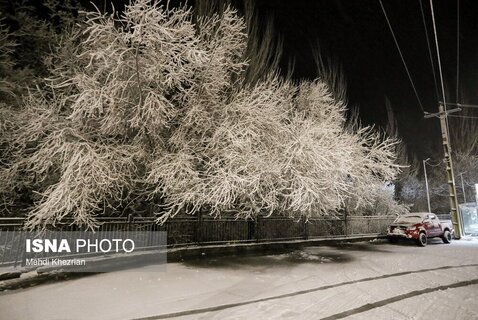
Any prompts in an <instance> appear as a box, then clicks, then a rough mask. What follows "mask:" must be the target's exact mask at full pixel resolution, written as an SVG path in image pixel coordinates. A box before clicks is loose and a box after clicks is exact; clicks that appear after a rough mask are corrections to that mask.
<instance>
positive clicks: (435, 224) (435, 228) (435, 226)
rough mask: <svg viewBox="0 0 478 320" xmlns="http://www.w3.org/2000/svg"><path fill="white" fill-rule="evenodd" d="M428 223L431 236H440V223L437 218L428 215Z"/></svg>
mask: <svg viewBox="0 0 478 320" xmlns="http://www.w3.org/2000/svg"><path fill="white" fill-rule="evenodd" d="M429 217H430V223H431V229H432V232H433V233H432V234H431V235H432V236H439V235H440V234H441V226H440V221H439V220H438V218H437V216H436V215H434V214H430V215H429Z"/></svg>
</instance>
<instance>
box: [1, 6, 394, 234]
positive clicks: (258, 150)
mask: <svg viewBox="0 0 478 320" xmlns="http://www.w3.org/2000/svg"><path fill="white" fill-rule="evenodd" d="M86 17H87V20H86V21H85V22H84V25H83V26H82V27H81V28H80V29H77V30H72V31H71V32H70V36H69V37H67V38H65V39H63V41H64V42H63V43H62V46H61V47H60V48H59V50H58V51H57V52H56V54H55V55H53V56H52V57H50V59H49V65H50V69H51V70H50V73H51V76H50V77H49V78H48V79H47V83H48V85H49V90H47V91H45V92H42V93H40V92H32V93H30V95H29V96H28V98H27V99H26V100H25V108H24V109H25V113H24V116H23V117H22V118H21V125H19V126H17V130H16V131H15V134H14V135H13V139H12V141H11V142H10V143H9V146H10V148H11V150H12V151H11V152H12V154H14V155H15V156H14V157H13V161H12V162H11V164H10V165H9V166H7V169H6V170H2V171H1V172H0V175H1V177H2V180H5V181H8V183H7V184H6V187H5V188H6V189H9V190H10V191H12V190H15V189H18V188H20V187H22V188H28V189H30V190H32V191H33V192H34V193H35V194H36V196H35V199H34V200H35V201H34V204H33V206H32V207H31V210H30V213H29V218H30V219H29V225H28V226H29V227H31V228H36V227H42V226H43V227H44V226H45V225H46V224H54V223H55V222H57V221H59V220H61V219H62V218H63V217H65V216H72V217H73V218H74V219H75V222H76V223H78V224H80V225H83V226H86V227H89V228H94V227H95V226H96V221H95V216H96V215H98V214H102V213H104V212H106V211H113V212H114V211H118V210H120V208H122V207H124V206H125V205H128V203H131V201H133V199H137V198H138V197H139V198H141V199H142V200H143V201H144V202H145V203H147V202H150V203H151V205H156V204H158V205H159V204H161V210H157V214H158V222H164V221H166V220H167V219H170V218H172V217H174V216H175V215H176V214H178V213H179V212H187V213H191V214H193V213H195V212H197V211H198V210H200V209H202V208H204V209H206V210H207V211H208V212H209V213H210V214H211V215H213V216H219V215H221V214H226V213H233V214H235V215H236V217H238V218H248V217H254V216H256V215H258V214H264V213H267V214H280V215H288V216H293V217H297V218H299V217H304V218H309V217H312V216H317V215H326V214H330V213H333V212H335V211H337V210H340V209H341V208H343V207H344V206H345V205H353V206H355V207H357V206H360V205H362V204H364V203H369V202H371V201H373V197H374V195H375V190H376V189H377V188H378V186H380V185H382V184H383V183H384V182H386V181H391V180H393V179H394V177H395V175H396V174H397V172H398V171H399V168H398V166H396V165H395V157H396V156H395V152H394V150H395V145H396V141H395V140H394V139H388V138H386V137H385V136H384V135H383V134H381V133H378V132H376V131H374V130H373V128H369V127H365V128H360V127H357V128H355V130H351V129H350V128H348V127H347V126H346V123H345V115H344V113H345V110H346V106H345V105H344V103H343V102H341V101H338V100H336V99H334V97H333V96H332V94H331V92H330V90H329V88H328V87H327V85H326V84H325V83H323V82H321V81H314V82H303V83H301V84H299V85H298V84H294V83H292V82H290V81H288V80H284V79H280V78H279V77H278V76H276V75H272V73H271V74H268V75H267V74H266V75H264V77H261V79H257V78H256V77H255V78H256V79H255V81H253V82H248V81H246V80H245V78H246V77H248V75H247V68H248V62H247V59H246V55H245V52H246V50H247V34H246V29H247V28H246V24H245V21H244V20H243V19H241V18H240V17H238V15H237V13H236V12H235V11H234V10H232V9H226V10H224V11H223V12H222V13H221V14H215V15H214V14H213V15H209V16H204V17H199V18H196V19H194V21H195V22H196V23H193V17H192V14H191V12H190V11H189V10H188V9H186V8H174V9H173V8H168V7H164V6H160V5H157V4H154V2H150V1H148V0H137V1H135V2H133V3H132V4H130V5H129V6H126V9H125V11H124V12H123V13H122V15H121V16H120V17H116V16H115V15H103V14H101V13H99V12H93V13H88V14H87V15H86ZM27 115H28V116H27ZM7 191H8V190H7ZM158 199H160V201H158Z"/></svg>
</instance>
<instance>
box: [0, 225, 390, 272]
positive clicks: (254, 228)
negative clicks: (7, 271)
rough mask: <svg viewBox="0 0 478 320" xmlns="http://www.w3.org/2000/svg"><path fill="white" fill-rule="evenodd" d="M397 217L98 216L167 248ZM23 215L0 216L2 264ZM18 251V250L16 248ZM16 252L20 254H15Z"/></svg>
mask: <svg viewBox="0 0 478 320" xmlns="http://www.w3.org/2000/svg"><path fill="white" fill-rule="evenodd" d="M394 219H395V216H348V217H341V218H331V217H323V218H315V219H309V220H308V221H307V222H306V221H304V220H301V221H295V220H293V219H290V218H285V217H268V218H265V217H258V218H256V220H237V219H234V218H220V219H213V218H211V217H201V216H187V217H179V218H178V217H176V218H173V219H170V220H168V221H167V222H166V223H164V224H163V225H158V224H157V223H156V222H155V219H154V217H132V216H128V217H102V218H98V221H99V222H100V226H99V228H98V230H97V231H98V232H118V235H121V233H122V232H127V231H167V245H168V247H174V246H181V245H189V244H214V243H247V242H264V241H281V240H307V239H321V238H322V239H323V238H336V237H343V236H354V235H376V234H384V233H385V231H386V227H387V225H388V224H390V223H391V222H392V221H393V220H394ZM24 222H25V219H24V218H0V235H1V236H0V240H1V239H3V240H2V241H1V242H3V243H0V266H1V265H2V263H5V262H6V261H7V260H8V261H12V260H14V261H16V260H17V259H19V258H17V257H11V256H10V257H6V256H5V255H3V258H2V254H1V253H2V250H5V248H9V247H10V248H14V247H15V245H16V242H18V241H17V240H15V237H14V235H15V234H16V233H15V231H21V230H23V226H24ZM48 229H52V230H56V231H80V230H81V229H80V228H79V227H78V226H76V225H74V224H72V221H69V220H67V219H66V220H64V221H62V222H61V223H57V224H55V226H54V227H53V226H51V227H50V228H48ZM13 252H15V250H13ZM15 255H20V253H16V254H15Z"/></svg>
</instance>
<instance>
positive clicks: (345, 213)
mask: <svg viewBox="0 0 478 320" xmlns="http://www.w3.org/2000/svg"><path fill="white" fill-rule="evenodd" d="M347 216H348V215H347V209H345V211H344V228H345V229H344V233H345V236H348V235H349V226H348V219H347Z"/></svg>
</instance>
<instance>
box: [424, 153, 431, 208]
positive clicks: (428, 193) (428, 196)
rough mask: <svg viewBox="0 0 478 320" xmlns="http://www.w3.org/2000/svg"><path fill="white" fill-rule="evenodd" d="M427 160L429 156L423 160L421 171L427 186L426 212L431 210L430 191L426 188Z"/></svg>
mask: <svg viewBox="0 0 478 320" xmlns="http://www.w3.org/2000/svg"><path fill="white" fill-rule="evenodd" d="M428 160H430V158H428V159H426V160H423V172H424V174H425V187H426V188H427V202H428V212H432V209H431V207H430V191H429V190H428V177H427V161H428Z"/></svg>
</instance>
